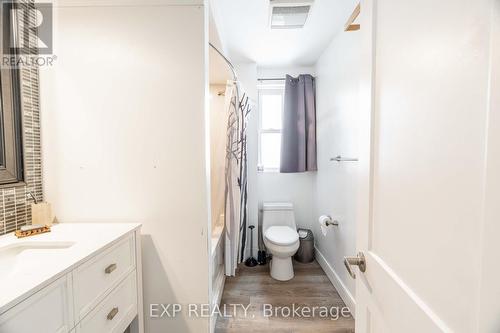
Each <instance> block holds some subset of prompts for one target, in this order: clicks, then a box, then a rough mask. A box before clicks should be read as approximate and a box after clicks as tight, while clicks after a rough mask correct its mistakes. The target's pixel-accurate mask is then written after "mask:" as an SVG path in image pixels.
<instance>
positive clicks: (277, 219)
mask: <svg viewBox="0 0 500 333" xmlns="http://www.w3.org/2000/svg"><path fill="white" fill-rule="evenodd" d="M271 226H288V227H290V228H292V229H294V230H295V229H297V226H296V225H295V214H294V212H293V204H292V203H290V202H264V203H263V204H262V231H263V233H265V232H266V230H267V228H269V227H271Z"/></svg>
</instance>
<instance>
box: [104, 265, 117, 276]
mask: <svg viewBox="0 0 500 333" xmlns="http://www.w3.org/2000/svg"><path fill="white" fill-rule="evenodd" d="M115 269H116V264H111V265H109V266H108V267H106V269H105V270H104V273H106V274H111V273H112V272H113V271H114V270H115Z"/></svg>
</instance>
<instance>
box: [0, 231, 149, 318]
mask: <svg viewBox="0 0 500 333" xmlns="http://www.w3.org/2000/svg"><path fill="white" fill-rule="evenodd" d="M140 226H141V225H140V224H137V223H61V224H57V225H54V226H52V231H51V232H48V233H44V234H40V235H36V236H30V237H25V238H20V239H18V238H17V237H16V236H15V235H14V234H13V233H10V234H7V235H3V236H0V314H1V313H3V312H5V311H7V310H8V309H9V308H11V307H12V306H14V305H15V304H17V303H19V302H20V301H22V300H23V299H25V298H27V297H29V296H31V295H32V294H33V293H35V292H37V291H38V290H40V289H42V288H43V287H45V286H47V285H48V284H50V283H51V282H53V281H55V280H56V279H58V278H59V277H61V276H63V275H64V274H66V273H68V272H70V271H71V270H72V269H73V268H74V267H76V266H77V265H79V264H81V263H82V262H84V261H85V260H87V259H89V258H90V257H91V256H92V255H93V254H95V253H96V252H98V251H99V250H101V249H103V248H105V247H107V246H108V245H110V244H111V243H113V242H115V241H116V240H118V239H120V238H121V237H123V236H124V235H125V234H127V233H129V232H131V231H134V230H136V229H138V228H140ZM21 244H22V245H26V246H35V247H36V246H40V247H41V249H38V248H37V249H28V250H24V251H19V245H21ZM45 246H47V247H49V248H47V249H45V248H43V247H45ZM53 247H60V248H53ZM12 249H17V250H15V251H17V252H16V255H5V254H6V253H7V252H4V251H11V252H12V251H13V250H12ZM2 252H3V254H4V255H2Z"/></svg>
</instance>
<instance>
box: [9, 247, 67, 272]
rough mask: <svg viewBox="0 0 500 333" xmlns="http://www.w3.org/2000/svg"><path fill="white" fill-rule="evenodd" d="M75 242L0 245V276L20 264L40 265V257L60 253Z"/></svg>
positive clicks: (26, 265) (27, 265)
mask: <svg viewBox="0 0 500 333" xmlns="http://www.w3.org/2000/svg"><path fill="white" fill-rule="evenodd" d="M74 244H75V242H60V241H57V242H34V241H21V242H18V243H14V244H10V245H6V246H3V247H0V276H2V277H5V276H7V275H10V274H11V273H12V272H14V271H16V270H17V269H18V268H19V266H20V264H22V266H25V267H27V268H28V267H31V268H34V267H36V266H39V265H40V262H41V261H40V260H38V259H40V257H41V256H44V257H45V258H47V255H49V256H52V255H56V256H57V255H58V254H61V252H62V251H64V250H65V249H68V248H70V247H71V246H73V245H74Z"/></svg>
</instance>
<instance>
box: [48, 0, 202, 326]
mask: <svg viewBox="0 0 500 333" xmlns="http://www.w3.org/2000/svg"><path fill="white" fill-rule="evenodd" d="M55 15H56V17H55V20H56V22H55V23H56V25H55V29H54V34H55V36H54V37H55V41H54V42H55V43H54V44H55V51H54V53H55V54H56V55H57V56H58V59H57V62H56V64H55V66H54V67H53V68H51V69H47V70H46V69H43V70H42V72H41V99H42V129H43V131H42V132H43V137H42V142H43V164H44V185H45V197H46V199H47V200H48V201H50V202H52V204H53V207H54V209H55V213H56V214H57V217H58V218H59V220H61V221H63V222H66V221H78V222H98V221H116V222H123V221H137V222H141V223H143V229H142V232H143V237H142V247H143V272H144V305H145V308H146V332H167V331H168V332H207V331H208V319H193V318H187V316H186V312H184V313H183V315H182V316H179V317H177V318H175V319H168V318H163V319H151V318H149V315H148V310H147V309H148V306H149V304H150V303H177V302H180V303H183V304H187V303H208V301H209V299H208V298H209V292H208V290H209V286H208V283H209V268H208V262H209V260H208V241H207V233H208V231H209V221H210V218H209V202H208V201H209V200H208V193H209V190H208V167H207V165H206V162H205V161H206V156H205V154H206V146H207V142H206V141H207V140H206V134H205V133H206V128H205V111H204V109H205V101H206V100H208V99H207V98H206V96H205V90H206V87H207V83H206V77H205V75H204V73H205V72H206V57H205V56H206V36H205V23H206V22H205V17H206V13H205V9H204V7H202V6H182V5H177V6H162V5H154V6H147V5H144V4H142V3H140V4H139V5H127V6H101V7H95V6H81V7H64V8H56V9H55Z"/></svg>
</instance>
